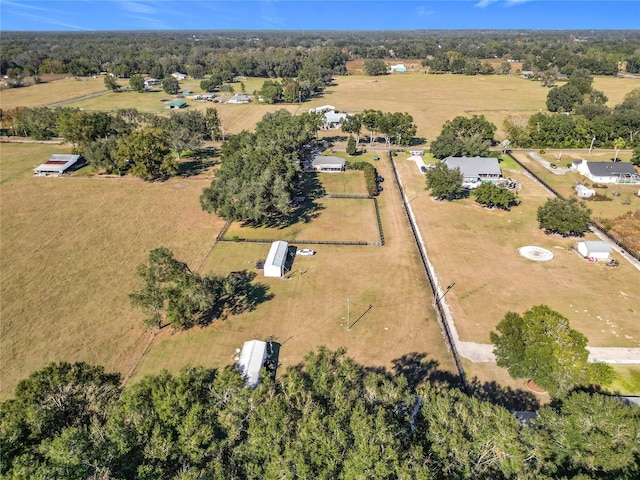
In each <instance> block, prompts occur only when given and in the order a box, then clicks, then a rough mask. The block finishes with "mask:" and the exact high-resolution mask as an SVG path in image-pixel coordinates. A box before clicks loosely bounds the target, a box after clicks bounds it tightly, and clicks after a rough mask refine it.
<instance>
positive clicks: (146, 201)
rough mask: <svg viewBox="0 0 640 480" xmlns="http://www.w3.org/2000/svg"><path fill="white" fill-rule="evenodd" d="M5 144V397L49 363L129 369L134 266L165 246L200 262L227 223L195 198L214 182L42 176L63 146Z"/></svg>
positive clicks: (133, 353) (134, 336)
mask: <svg viewBox="0 0 640 480" xmlns="http://www.w3.org/2000/svg"><path fill="white" fill-rule="evenodd" d="M0 148H1V152H2V160H1V163H0V170H1V171H2V173H1V176H2V188H1V192H0V204H1V205H2V229H1V231H0V240H1V247H2V250H1V251H2V255H1V256H0V271H1V272H2V290H1V297H0V300H1V301H0V304H1V310H0V318H1V322H0V338H1V342H2V348H1V349H0V378H1V380H2V381H1V386H0V396H1V397H6V396H7V395H9V394H10V393H11V392H12V391H13V388H14V386H15V384H16V382H17V381H18V380H19V379H21V378H24V377H26V376H27V375H28V374H29V373H30V372H32V371H33V370H35V369H38V368H41V367H42V366H44V365H45V364H46V363H47V362H50V361H61V360H67V361H75V360H83V361H88V362H93V363H99V364H102V365H104V366H105V367H106V368H107V369H108V370H114V371H120V372H123V373H126V372H127V371H128V369H129V368H130V367H131V366H132V363H133V362H134V360H135V359H136V358H137V355H138V353H139V352H138V350H139V348H140V347H141V345H142V343H143V340H144V338H143V337H144V335H145V332H144V331H143V329H142V324H141V320H142V315H141V313H139V312H138V311H136V310H134V309H133V308H132V307H131V306H130V305H129V300H128V297H127V295H128V294H129V293H130V292H131V291H132V290H133V288H134V285H135V284H136V276H135V268H136V266H137V265H138V264H139V263H142V262H143V261H144V260H145V258H146V254H147V253H148V251H149V250H150V249H151V248H154V247H157V246H160V245H164V246H167V247H168V248H170V249H172V250H173V251H174V253H175V254H176V256H177V257H178V258H180V259H182V260H184V261H186V262H188V263H189V264H191V265H193V264H196V263H199V262H200V260H202V258H203V257H204V256H205V254H206V252H207V251H208V249H209V247H210V246H211V244H212V241H213V238H214V237H215V235H216V233H217V231H218V229H219V228H220V227H221V226H222V222H220V221H217V220H216V219H215V218H214V217H212V216H210V215H207V214H205V213H204V212H202V211H201V209H200V206H199V204H198V197H199V195H200V193H201V190H202V188H203V187H204V186H206V185H207V184H208V180H206V179H199V178H197V177H195V178H194V177H192V178H189V179H181V178H176V179H174V180H171V181H168V182H165V183H144V182H142V181H139V180H136V179H132V178H122V179H109V178H97V177H94V178H81V177H77V178H73V177H69V178H35V177H33V175H32V173H31V168H32V167H33V165H34V164H38V163H41V162H42V161H43V160H44V159H46V157H47V156H48V155H49V153H51V152H58V153H62V152H63V151H65V149H64V147H61V146H51V145H25V144H6V143H3V144H1V145H0ZM68 148H69V147H67V149H66V151H67V152H68V151H69V150H68Z"/></svg>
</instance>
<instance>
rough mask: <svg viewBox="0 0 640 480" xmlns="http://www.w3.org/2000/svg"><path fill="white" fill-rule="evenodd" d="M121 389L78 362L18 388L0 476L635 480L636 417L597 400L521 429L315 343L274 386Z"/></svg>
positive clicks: (223, 383)
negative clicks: (315, 345)
mask: <svg viewBox="0 0 640 480" xmlns="http://www.w3.org/2000/svg"><path fill="white" fill-rule="evenodd" d="M401 363H402V362H401ZM411 366H412V368H413V367H415V362H414V361H413V359H411ZM436 373H438V372H436ZM440 373H442V372H440ZM119 383H120V376H119V375H117V374H115V375H114V374H107V373H105V372H104V371H103V370H102V368H100V367H93V366H89V365H86V364H73V365H71V364H50V365H48V366H46V367H45V368H43V369H42V370H40V371H38V372H35V373H34V374H32V375H31V376H30V377H29V378H28V379H26V380H24V381H22V382H21V383H20V384H19V386H18V388H17V389H16V392H15V397H14V398H13V399H12V400H8V401H5V402H3V403H2V404H1V405H0V445H1V446H2V449H0V475H2V476H3V477H6V478H65V479H73V480H75V479H78V480H82V479H87V478H105V479H106V478H114V479H115V478H118V479H123V480H124V479H141V478H145V479H146V478H148V479H151V478H153V479H167V480H168V479H175V480H178V479H185V478H210V479H213V480H216V479H230V480H241V479H249V478H314V479H315V478H318V479H320V478H324V479H345V480H346V479H353V478H416V479H438V480H449V479H451V480H453V479H456V480H457V479H464V478H468V479H487V480H489V479H492V480H493V479H514V480H515V479H524V478H544V479H558V480H560V479H563V478H599V479H611V480H613V479H631V478H636V477H637V475H638V473H639V464H638V461H637V458H638V455H639V454H640V442H638V438H639V436H640V413H639V411H638V408H637V407H636V406H635V405H626V404H624V403H622V402H621V401H619V400H617V399H614V398H610V397H607V396H605V395H602V394H599V393H583V392H579V393H569V394H568V395H567V396H566V397H565V398H563V399H562V400H557V401H554V402H553V403H552V404H551V405H548V406H544V407H542V408H540V409H539V413H540V417H539V418H538V419H537V420H534V421H533V422H532V423H531V424H530V426H524V425H521V424H520V423H519V422H518V421H517V420H516V418H515V417H514V416H513V415H512V413H511V412H509V411H508V410H507V409H505V408H503V407H501V406H498V405H495V404H492V403H490V402H489V401H487V400H481V399H480V398H478V397H477V396H473V395H471V396H469V395H467V394H465V393H463V392H461V391H460V390H458V389H457V388H455V387H454V386H453V385H451V386H449V387H446V386H443V385H439V386H436V385H432V384H430V383H429V382H428V381H425V382H424V383H422V384H421V385H420V386H417V387H416V386H413V385H410V384H409V381H408V379H407V377H405V376H404V375H402V374H400V373H398V372H395V373H390V372H384V371H380V370H379V369H375V370H372V369H369V368H366V367H364V366H363V365H360V364H358V363H357V362H355V361H354V360H352V359H350V358H349V357H347V356H346V354H345V351H344V350H342V349H340V350H336V351H331V350H328V349H326V348H324V347H320V348H318V349H317V350H316V351H314V352H311V353H309V354H308V355H307V356H306V357H305V359H304V362H303V363H302V364H300V365H297V366H292V367H288V368H287V370H286V371H284V372H280V373H279V374H278V377H277V378H276V379H272V378H271V377H270V376H268V375H266V374H265V375H264V376H263V381H262V382H261V384H260V385H258V387H257V388H255V389H248V388H245V387H244V383H245V382H244V379H243V378H242V377H241V375H240V373H239V371H237V370H236V369H235V368H232V367H228V368H224V369H220V370H213V369H206V368H203V367H195V368H185V369H182V370H181V371H180V372H179V373H176V374H170V373H168V372H161V373H159V374H156V375H150V376H145V377H143V378H140V379H138V381H136V382H135V383H133V384H129V385H127V386H126V387H125V388H124V389H123V390H121V388H120V387H119ZM579 476H581V477H579Z"/></svg>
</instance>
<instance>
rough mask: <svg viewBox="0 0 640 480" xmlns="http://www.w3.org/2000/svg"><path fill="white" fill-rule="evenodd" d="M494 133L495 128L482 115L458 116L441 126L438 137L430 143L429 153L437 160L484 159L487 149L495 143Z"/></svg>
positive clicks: (487, 153)
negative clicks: (479, 157)
mask: <svg viewBox="0 0 640 480" xmlns="http://www.w3.org/2000/svg"><path fill="white" fill-rule="evenodd" d="M495 133H496V126H495V125H494V124H493V123H491V122H489V121H488V120H487V119H486V118H485V116H484V115H480V116H478V115H473V116H472V117H471V118H469V117H464V116H458V117H456V118H454V119H453V120H448V121H447V122H446V123H445V124H444V125H443V126H442V130H441V132H440V135H438V137H437V138H436V139H435V140H434V141H433V142H431V153H432V154H433V156H434V157H435V158H439V159H443V158H447V157H449V156H451V157H462V156H466V157H475V156H481V157H485V156H487V155H489V147H490V146H492V145H493V144H494V143H495V140H494V138H493V136H494V135H495Z"/></svg>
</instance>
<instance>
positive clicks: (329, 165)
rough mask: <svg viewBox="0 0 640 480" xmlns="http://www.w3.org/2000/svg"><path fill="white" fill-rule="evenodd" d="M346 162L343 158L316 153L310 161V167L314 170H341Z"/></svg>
mask: <svg viewBox="0 0 640 480" xmlns="http://www.w3.org/2000/svg"><path fill="white" fill-rule="evenodd" d="M346 164H347V162H346V161H345V159H344V158H340V157H333V156H329V155H316V156H314V157H313V160H312V161H311V168H312V169H313V170H315V171H316V172H343V171H344V169H345V168H346Z"/></svg>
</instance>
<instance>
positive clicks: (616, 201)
mask: <svg viewBox="0 0 640 480" xmlns="http://www.w3.org/2000/svg"><path fill="white" fill-rule="evenodd" d="M514 156H515V157H516V158H517V159H518V160H519V161H520V162H522V164H523V165H525V166H526V167H527V168H529V169H530V170H531V171H532V172H534V173H535V174H536V175H538V176H539V177H540V178H542V179H543V180H544V181H545V182H547V183H548V184H549V185H551V186H552V187H553V188H554V189H555V190H556V191H557V192H559V193H560V194H561V195H563V196H564V197H565V198H570V197H576V198H578V197H577V194H576V191H575V189H574V186H575V185H576V184H577V183H582V182H584V181H587V182H588V184H589V185H591V184H592V182H591V180H589V179H588V178H586V177H584V176H582V175H581V174H579V173H578V172H572V171H566V173H564V174H557V173H553V172H552V171H551V170H549V169H548V168H546V167H544V166H543V165H541V164H540V162H537V161H535V160H534V159H532V158H531V157H530V156H529V155H527V154H526V153H520V152H519V153H516V154H514ZM611 156H612V155H611V153H596V154H592V155H588V154H581V153H567V152H565V153H563V154H562V161H561V162H558V161H557V158H558V157H557V154H556V155H555V158H554V155H551V154H545V155H542V157H543V158H544V159H545V160H547V161H550V162H553V161H554V160H555V161H556V163H557V164H558V166H559V167H565V165H566V163H569V162H572V161H574V160H581V159H582V158H584V159H586V160H587V161H592V162H607V161H609V160H610V157H611ZM638 188H639V186H638V185H624V184H621V185H612V184H609V185H608V186H607V188H596V189H595V190H596V192H598V193H599V194H600V195H606V196H607V198H609V199H611V201H602V202H594V201H587V200H584V202H585V204H586V205H587V206H588V207H589V208H590V209H591V210H592V211H593V214H592V216H593V217H595V218H607V219H613V218H616V217H619V216H620V215H623V214H624V213H626V212H628V211H636V210H638V209H640V197H638V195H637V193H638ZM614 192H618V193H619V195H618V196H615V195H614Z"/></svg>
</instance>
